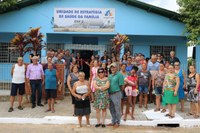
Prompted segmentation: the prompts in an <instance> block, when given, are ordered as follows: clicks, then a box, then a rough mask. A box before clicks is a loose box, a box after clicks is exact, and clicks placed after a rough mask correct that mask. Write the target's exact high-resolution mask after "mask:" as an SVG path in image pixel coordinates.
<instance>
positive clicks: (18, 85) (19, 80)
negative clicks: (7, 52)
mask: <svg viewBox="0 0 200 133" xmlns="http://www.w3.org/2000/svg"><path fill="white" fill-rule="evenodd" d="M25 71H26V69H25V65H24V63H23V58H22V57H18V59H17V64H15V65H13V67H12V70H11V76H12V87H11V93H10V108H9V110H8V112H12V111H14V109H13V104H14V101H15V96H16V95H17V93H18V102H19V103H18V104H19V105H18V109H19V110H23V107H22V98H23V95H24V93H25Z"/></svg>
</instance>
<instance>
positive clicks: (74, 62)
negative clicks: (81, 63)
mask: <svg viewBox="0 0 200 133" xmlns="http://www.w3.org/2000/svg"><path fill="white" fill-rule="evenodd" d="M75 65H77V64H76V58H74V57H73V58H72V62H71V64H70V67H69V69H70V72H72V67H73V66H75Z"/></svg>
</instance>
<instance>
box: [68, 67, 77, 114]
mask: <svg viewBox="0 0 200 133" xmlns="http://www.w3.org/2000/svg"><path fill="white" fill-rule="evenodd" d="M76 81H78V66H77V65H74V66H72V72H71V73H70V74H69V75H68V77H67V86H68V89H69V92H70V93H71V98H72V104H73V105H74V104H75V97H74V96H73V95H72V89H73V86H74V83H75V82H76ZM74 111H75V105H74ZM73 116H74V113H73Z"/></svg>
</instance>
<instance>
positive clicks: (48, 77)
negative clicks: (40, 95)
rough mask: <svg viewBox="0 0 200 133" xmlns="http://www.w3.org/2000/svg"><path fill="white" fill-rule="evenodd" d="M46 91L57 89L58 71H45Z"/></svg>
mask: <svg viewBox="0 0 200 133" xmlns="http://www.w3.org/2000/svg"><path fill="white" fill-rule="evenodd" d="M45 89H57V79H56V69H52V70H49V69H46V70H45Z"/></svg>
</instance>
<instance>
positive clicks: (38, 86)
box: [30, 80, 42, 105]
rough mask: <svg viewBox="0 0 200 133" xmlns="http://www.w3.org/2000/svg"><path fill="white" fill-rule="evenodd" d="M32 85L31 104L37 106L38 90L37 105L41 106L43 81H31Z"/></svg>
mask: <svg viewBox="0 0 200 133" xmlns="http://www.w3.org/2000/svg"><path fill="white" fill-rule="evenodd" d="M30 85H31V103H32V105H35V99H36V90H38V94H37V104H41V99H42V80H30Z"/></svg>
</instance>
